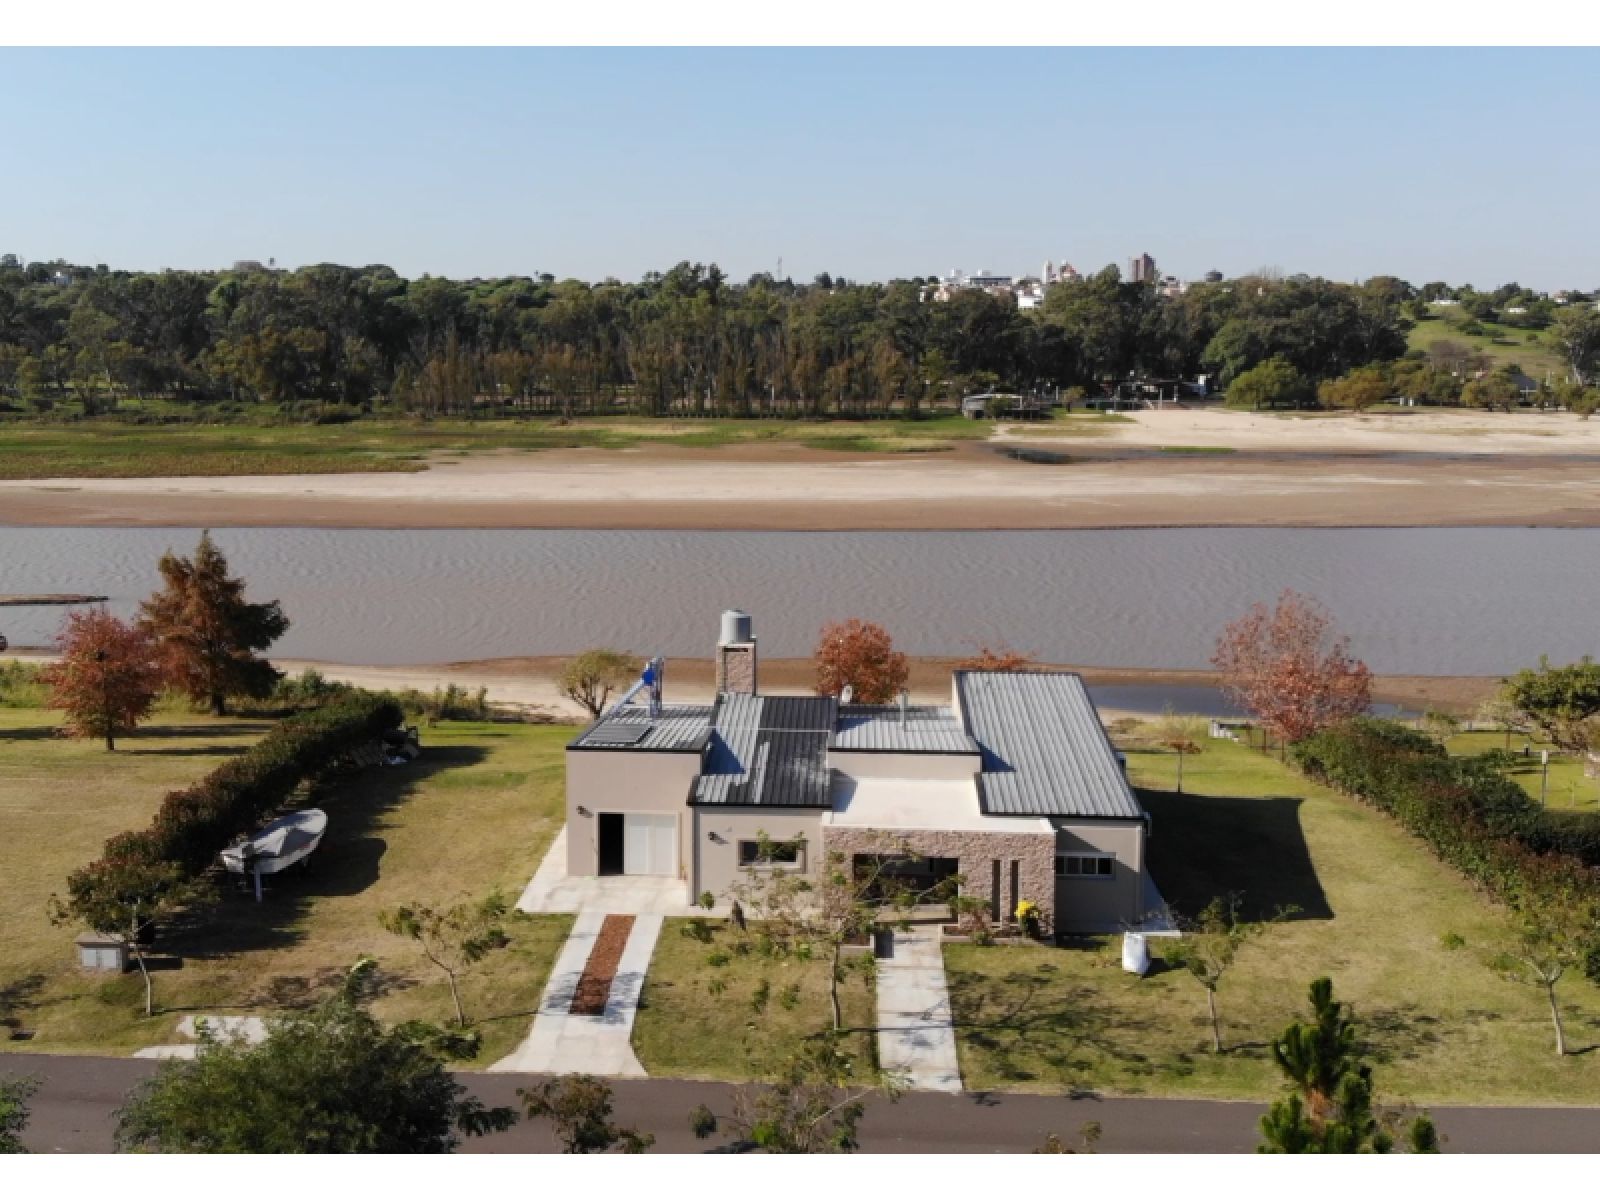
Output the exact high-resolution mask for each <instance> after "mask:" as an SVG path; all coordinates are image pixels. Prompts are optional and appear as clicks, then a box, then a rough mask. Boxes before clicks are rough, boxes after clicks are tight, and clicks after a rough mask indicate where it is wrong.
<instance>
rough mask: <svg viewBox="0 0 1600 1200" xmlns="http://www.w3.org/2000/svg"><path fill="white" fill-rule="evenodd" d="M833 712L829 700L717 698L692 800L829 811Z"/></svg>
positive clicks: (832, 702)
mask: <svg viewBox="0 0 1600 1200" xmlns="http://www.w3.org/2000/svg"><path fill="white" fill-rule="evenodd" d="M838 708H839V705H838V701H837V700H835V699H834V698H833V697H832V696H749V695H743V694H729V695H725V696H723V697H722V698H721V699H720V700H719V702H718V704H717V713H716V723H715V728H714V730H713V732H712V736H711V747H710V751H709V753H708V754H707V755H706V764H705V769H704V770H703V771H702V772H701V775H700V778H699V779H698V780H697V781H696V783H695V790H694V798H693V800H692V801H691V803H693V804H759V805H766V806H769V807H778V808H828V807H829V806H830V805H831V804H832V797H831V794H830V789H829V786H828V739H829V738H830V737H832V736H833V727H834V720H835V717H836V716H837V713H838Z"/></svg>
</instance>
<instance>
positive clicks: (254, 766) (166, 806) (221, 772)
mask: <svg viewBox="0 0 1600 1200" xmlns="http://www.w3.org/2000/svg"><path fill="white" fill-rule="evenodd" d="M401 719H402V718H401V713H400V709H399V708H398V706H396V705H395V704H394V703H393V702H392V701H390V700H386V699H384V698H382V697H378V696H367V695H360V694H357V695H354V696H350V697H347V698H344V699H340V700H338V701H336V702H335V703H333V704H330V705H328V706H327V707H325V708H319V709H314V710H312V711H310V712H304V713H300V714H298V715H296V716H292V717H288V718H286V719H285V720H283V721H281V722H279V724H278V725H277V727H276V728H274V729H273V730H272V732H271V733H269V734H267V735H266V736H265V737H264V738H262V739H261V740H260V741H259V742H257V743H256V744H255V745H254V746H252V747H251V748H250V749H249V750H246V751H245V752H244V753H243V754H240V755H239V756H237V757H236V758H231V759H229V760H228V761H227V762H225V763H223V764H222V765H221V766H219V767H218V768H217V769H216V770H214V771H212V772H211V773H210V774H209V775H207V776H206V777H205V778H204V779H202V780H200V781H199V782H198V783H195V784H193V785H191V786H189V787H186V788H180V789H179V790H177V791H175V792H169V793H167V795H166V797H165V799H163V800H162V802H161V807H160V808H159V809H158V810H157V812H156V816H155V820H154V821H152V822H151V824H150V827H149V828H148V829H144V830H141V831H138V832H130V833H119V834H117V835H116V836H114V837H112V838H110V839H108V840H107V842H106V845H105V852H104V854H103V855H102V857H101V858H100V859H98V860H96V861H95V862H92V863H90V864H89V865H88V866H86V867H84V868H82V869H81V870H79V871H76V872H74V873H73V875H72V877H71V878H70V879H69V880H68V881H67V886H68V888H69V890H70V891H72V892H73V893H77V892H78V891H79V890H80V889H81V888H83V887H85V886H87V885H88V883H89V881H90V880H91V879H92V877H93V876H94V875H96V874H98V873H99V872H101V871H103V870H107V869H109V868H110V867H111V866H112V865H113V864H116V863H127V862H129V861H130V860H132V861H139V862H167V863H172V864H174V865H176V866H177V867H178V868H179V869H180V870H181V871H182V872H183V873H184V874H185V875H188V876H190V877H193V876H197V875H199V874H201V873H202V872H204V871H205V870H207V869H208V868H209V867H210V866H211V865H212V864H213V863H215V862H216V859H217V855H218V854H219V853H221V851H222V850H223V849H225V848H226V847H227V846H229V845H230V844H232V842H233V841H234V840H235V839H236V838H238V837H240V836H241V835H243V834H248V833H250V832H251V831H252V830H254V829H255V828H256V827H257V826H258V825H260V823H261V822H262V821H263V820H264V819H265V818H267V817H269V816H271V815H273V814H274V813H276V812H278V811H279V810H280V809H281V808H283V806H284V805H285V804H286V803H288V801H289V799H290V797H291V796H292V795H293V794H294V791H295V789H296V788H298V787H299V786H300V785H301V784H302V783H303V782H305V781H306V780H307V779H309V778H311V777H312V776H314V775H316V774H317V773H318V772H319V771H321V770H323V769H325V768H326V767H327V766H328V765H329V764H330V763H332V762H333V761H334V760H335V759H337V758H338V757H339V756H340V755H342V754H345V753H347V752H349V751H352V750H354V749H356V748H357V747H359V746H363V745H366V744H368V743H370V742H371V741H373V739H375V738H378V737H381V736H383V734H385V733H387V732H388V731H389V730H391V729H393V728H395V726H397V725H399V724H400V722H401Z"/></svg>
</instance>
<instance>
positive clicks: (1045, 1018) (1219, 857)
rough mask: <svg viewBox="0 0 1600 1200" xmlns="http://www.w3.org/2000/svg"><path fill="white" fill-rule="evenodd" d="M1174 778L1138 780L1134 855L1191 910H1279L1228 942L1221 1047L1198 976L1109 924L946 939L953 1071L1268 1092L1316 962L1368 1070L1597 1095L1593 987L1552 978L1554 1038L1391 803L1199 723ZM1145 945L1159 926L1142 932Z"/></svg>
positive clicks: (1479, 901) (1483, 919)
mask: <svg viewBox="0 0 1600 1200" xmlns="http://www.w3.org/2000/svg"><path fill="white" fill-rule="evenodd" d="M1175 760H1176V756H1175V755H1170V754H1164V753H1153V752H1150V751H1148V750H1132V751H1131V752H1130V753H1129V766H1130V770H1131V772H1132V775H1133V778H1134V780H1135V782H1136V783H1137V784H1140V785H1145V786H1152V785H1154V786H1164V787H1170V786H1171V782H1170V781H1171V779H1172V776H1173V766H1174V763H1175ZM1184 782H1185V789H1186V791H1187V792H1188V793H1189V794H1188V795H1185V796H1177V795H1174V794H1173V793H1171V792H1168V791H1154V790H1146V791H1143V792H1142V794H1141V795H1142V799H1143V802H1144V804H1145V806H1146V807H1147V809H1148V810H1149V811H1150V813H1151V814H1152V818H1153V823H1154V825H1153V835H1152V840H1151V843H1150V858H1151V869H1152V871H1153V873H1154V875H1155V879H1156V882H1157V884H1158V885H1159V886H1160V887H1161V889H1162V892H1163V893H1164V895H1165V896H1166V898H1167V900H1168V901H1169V902H1170V903H1172V904H1173V905H1174V906H1176V907H1178V908H1179V909H1180V910H1182V911H1186V912H1189V913H1193V912H1195V911H1197V910H1198V908H1199V907H1201V906H1202V905H1204V904H1205V903H1206V901H1207V900H1209V899H1210V898H1211V897H1212V896H1215V895H1218V894H1220V893H1224V892H1228V891H1238V892H1241V893H1243V896H1244V900H1245V905H1246V908H1247V909H1248V910H1250V911H1249V914H1248V915H1263V914H1267V913H1271V912H1273V911H1274V910H1276V909H1277V908H1279V907H1280V906H1282V905H1293V906H1296V907H1297V908H1298V909H1299V912H1298V913H1297V914H1296V916H1295V917H1294V918H1293V919H1291V920H1288V921H1286V922H1284V923H1283V924H1281V925H1279V926H1277V927H1275V928H1274V929H1272V930H1270V931H1269V932H1268V934H1267V935H1266V936H1265V937H1264V938H1262V939H1260V940H1259V941H1256V942H1254V943H1252V944H1250V945H1248V946H1247V947H1246V948H1245V949H1244V950H1243V951H1242V952H1241V954H1240V956H1239V960H1238V963H1237V964H1236V966H1235V967H1234V969H1233V972H1232V973H1231V974H1230V975H1229V976H1228V977H1227V978H1226V979H1225V980H1224V981H1223V984H1222V987H1221V990H1220V993H1219V1003H1220V1009H1221V1014H1222V1020H1223V1026H1224V1031H1223V1032H1224V1038H1225V1041H1226V1043H1227V1045H1228V1046H1229V1051H1228V1053H1226V1054H1224V1055H1221V1056H1217V1055H1213V1054H1211V1053H1210V1052H1209V1034H1208V1029H1207V1021H1206V1006H1205V996H1204V992H1203V991H1202V990H1201V988H1200V987H1199V985H1198V984H1197V983H1196V982H1195V981H1194V979H1193V978H1191V977H1190V976H1189V975H1188V974H1187V973H1186V972H1183V971H1178V970H1162V969H1160V966H1159V965H1158V968H1157V970H1156V971H1155V972H1153V973H1152V974H1151V975H1150V976H1149V977H1147V978H1145V979H1142V980H1141V979H1137V978H1135V977H1134V976H1132V975H1128V974H1125V973H1123V972H1122V971H1121V970H1120V967H1119V963H1118V959H1117V957H1116V949H1117V947H1116V944H1115V939H1092V940H1089V941H1087V942H1085V943H1084V944H1083V945H1081V946H1079V947H1075V948H1070V949H1050V948H1033V947H996V948H981V947H972V946H952V947H948V948H947V950H946V954H945V961H946V964H947V967H948V969H949V972H950V978H951V984H952V993H953V1001H954V1007H955V1011H956V1014H957V1020H958V1022H959V1023H960V1028H959V1031H958V1034H959V1043H960V1049H961V1059H962V1068H963V1072H964V1074H965V1078H966V1082H967V1085H968V1086H969V1087H1015V1088H1021V1089H1027V1090H1052V1091H1053V1090H1057V1089H1059V1088H1062V1087H1085V1088H1094V1089H1099V1090H1104V1091H1107V1092H1116V1093H1149V1094H1158V1095H1159V1094H1167V1095H1196V1096H1219V1097H1229V1098H1241V1099H1242V1098H1251V1099H1263V1098H1267V1097H1269V1096H1271V1095H1273V1094H1274V1093H1275V1092H1276V1090H1277V1088H1278V1086H1279V1076H1278V1073H1277V1071H1276V1069H1275V1068H1274V1066H1273V1064H1272V1062H1271V1058H1270V1054H1269V1051H1268V1049H1267V1047H1268V1043H1269V1042H1270V1040H1271V1039H1272V1038H1273V1037H1274V1036H1276V1035H1277V1034H1278V1033H1279V1032H1280V1031H1281V1030H1282V1028H1283V1027H1284V1026H1285V1025H1286V1024H1287V1023H1288V1022H1289V1021H1290V1020H1292V1019H1296V1018H1298V1017H1300V1016H1302V1015H1303V1012H1302V1010H1303V1009H1304V1007H1305V1000H1304V997H1305V989H1306V986H1307V984H1309V983H1310V981H1311V980H1312V979H1313V978H1315V977H1316V976H1318V975H1324V974H1326V975H1330V976H1331V977H1332V978H1333V981H1334V985H1335V987H1336V989H1337V991H1338V994H1339V996H1340V998H1341V999H1344V1000H1347V1001H1349V1002H1350V1003H1351V1004H1352V1005H1353V1006H1354V1008H1355V1011H1356V1015H1357V1016H1358V1018H1359V1019H1360V1020H1361V1022H1362V1027H1363V1030H1364V1032H1365V1035H1366V1038H1367V1042H1368V1047H1367V1048H1368V1052H1369V1054H1370V1055H1371V1058H1372V1060H1373V1062H1374V1063H1375V1064H1376V1068H1377V1078H1378V1084H1379V1090H1380V1092H1381V1093H1382V1094H1383V1096H1385V1097H1386V1098H1389V1099H1397V1098H1404V1099H1409V1100H1413V1101H1417V1102H1422V1103H1478V1104H1490V1103H1494V1104H1592V1103H1594V1102H1595V1100H1596V1098H1597V1097H1600V1048H1597V1047H1600V989H1597V988H1596V987H1594V986H1593V985H1592V984H1590V983H1588V982H1586V981H1584V980H1583V979H1581V978H1576V977H1574V978H1569V979H1568V980H1567V981H1565V982H1564V983H1563V984H1562V987H1561V997H1562V1001H1563V1004H1564V1006H1565V1012H1566V1018H1567V1028H1568V1038H1569V1043H1570V1044H1571V1045H1573V1046H1574V1047H1576V1048H1578V1049H1580V1050H1583V1051H1585V1052H1584V1053H1580V1054H1576V1055H1571V1056H1569V1057H1567V1058H1565V1059H1562V1060H1557V1058H1556V1057H1555V1053H1554V1043H1553V1036H1552V1032H1551V1028H1550V1021H1549V1017H1548V1014H1547V1013H1546V1012H1545V1010H1544V1008H1543V998H1542V997H1541V996H1540V995H1539V994H1538V993H1537V992H1536V991H1534V990H1533V989H1531V988H1527V987H1523V986H1519V985H1517V984H1513V983H1509V982H1506V981H1505V980H1503V979H1501V978H1499V977H1498V976H1497V975H1496V974H1495V973H1494V972H1492V971H1491V970H1489V969H1488V967H1487V966H1486V965H1485V963H1484V958H1485V956H1486V955H1487V954H1488V953H1489V952H1490V951H1491V950H1492V948H1493V947H1494V946H1495V945H1496V944H1497V943H1498V942H1499V941H1500V940H1501V939H1502V938H1503V937H1504V935H1505V933H1506V928H1507V923H1506V917H1505V915H1504V913H1503V912H1502V910H1500V909H1499V908H1498V907H1496V906H1494V905H1492V904H1491V903H1489V902H1488V901H1487V900H1486V899H1484V898H1483V897H1482V896H1480V895H1479V894H1478V893H1476V892H1475V891H1473V890H1472V889H1471V888H1470V887H1468V885H1467V884H1466V883H1465V882H1464V881H1463V880H1462V879H1461V878H1460V877H1459V876H1457V875H1456V874H1455V873H1454V872H1452V871H1450V870H1449V869H1448V868H1446V867H1444V866H1442V865H1441V864H1439V863H1438V862H1436V861H1435V860H1434V859H1433V858H1432V856H1431V855H1430V854H1429V853H1428V851H1427V849H1426V848H1425V847H1424V846H1422V844H1421V843H1419V842H1417V841H1415V840H1414V839H1412V838H1411V837H1410V836H1409V835H1407V834H1405V833H1404V832H1403V831H1402V830H1400V829H1399V828H1398V827H1397V826H1396V825H1395V824H1394V823H1393V822H1392V821H1390V820H1388V819H1387V818H1386V817H1384V816H1382V815H1381V814H1379V813H1376V812H1374V811H1372V810H1370V809H1367V808H1365V807H1363V806H1362V805H1360V804H1359V803H1357V802H1355V801H1353V800H1347V799H1345V798H1343V797H1340V796H1338V795H1336V794H1334V793H1333V792H1331V791H1329V790H1328V789H1325V788H1321V787H1317V786H1315V785H1312V784H1310V783H1308V782H1307V781H1306V780H1304V779H1302V778H1301V777H1300V776H1298V775H1296V774H1295V773H1294V772H1292V771H1290V770H1288V769H1287V768H1285V767H1282V766H1280V765H1279V764H1278V763H1277V761H1276V760H1274V759H1271V758H1267V757H1264V756H1262V755H1260V754H1257V753H1255V752H1253V751H1250V750H1247V749H1245V748H1244V747H1241V746H1238V745H1236V744H1234V743H1230V742H1215V741H1213V742H1207V743H1206V746H1205V751H1204V753H1202V754H1200V755H1198V756H1192V757H1190V758H1189V760H1188V761H1187V762H1186V764H1185V767H1184ZM1153 945H1154V949H1155V953H1156V954H1157V955H1159V953H1160V943H1159V942H1155V943H1153Z"/></svg>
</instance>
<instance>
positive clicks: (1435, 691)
mask: <svg viewBox="0 0 1600 1200" xmlns="http://www.w3.org/2000/svg"><path fill="white" fill-rule="evenodd" d="M52 657H53V656H52V655H50V654H49V653H47V652H43V651H37V650H25V649H21V648H19V649H17V650H14V651H13V652H11V653H10V654H6V655H0V661H5V660H7V659H11V660H15V661H21V662H35V663H40V662H46V661H49V660H50V659H51V658H52ZM565 661H566V656H564V655H536V656H526V657H516V658H490V659H475V660H466V661H461V662H449V663H431V664H430V663H421V664H416V665H410V666H365V665H361V664H358V663H330V662H320V661H316V660H312V659H290V658H283V659H274V660H273V663H274V665H275V666H277V667H278V669H279V670H281V671H283V672H285V674H287V675H290V676H294V675H299V674H300V673H301V672H302V671H304V670H306V669H308V668H309V669H312V670H315V671H318V672H320V673H321V674H323V675H324V676H326V677H327V678H328V679H331V680H335V681H338V682H342V683H349V684H353V685H355V686H357V687H365V688H371V689H373V690H377V691H382V690H385V689H403V688H415V689H416V690H418V691H424V692H431V691H432V690H434V689H435V688H443V687H446V686H449V685H451V684H454V685H455V686H457V687H460V688H465V689H466V690H467V691H469V692H475V691H477V690H478V689H479V688H480V687H482V688H486V689H488V699H489V700H490V701H491V702H492V703H498V704H503V705H507V706H510V707H518V708H529V709H533V710H536V711H539V712H542V713H546V714H549V715H551V716H554V717H555V718H556V719H559V720H571V721H580V720H586V719H587V717H586V714H585V713H584V712H583V710H582V709H580V708H579V707H578V706H577V705H575V704H573V703H572V702H571V701H570V700H568V699H566V697H564V696H562V695H561V694H560V691H559V690H558V688H557V686H556V677H557V675H558V674H559V672H560V669H561V665H562V663H564V662H565ZM959 661H960V660H959V659H958V658H955V657H949V658H942V657H941V658H913V659H911V660H910V668H911V673H910V678H909V679H908V681H907V690H909V691H910V693H911V698H912V700H913V701H915V702H917V703H919V704H929V703H947V702H948V701H949V697H950V672H951V670H952V669H953V668H954V667H955V664H956V663H957V662H959ZM1035 665H1037V666H1039V667H1041V668H1049V669H1052V670H1062V671H1074V672H1076V673H1077V674H1079V675H1082V676H1083V679H1084V682H1085V683H1086V684H1088V685H1089V686H1091V687H1150V688H1190V687H1199V688H1211V687H1216V686H1217V682H1218V676H1217V673H1216V672H1215V671H1208V670H1185V669H1164V668H1155V667H1096V666H1084V665H1082V664H1072V663H1038V664H1035ZM714 669H715V667H714V664H713V662H712V660H711V659H709V658H704V659H700V658H669V659H668V660H667V662H666V669H665V673H664V674H665V694H666V696H667V697H668V699H669V702H675V703H689V704H707V703H710V701H711V700H712V698H713V694H712V687H713V679H714ZM812 670H813V667H812V663H811V660H810V659H805V658H771V659H762V660H761V664H760V679H761V685H762V690H763V691H770V692H772V693H773V694H777V695H783V694H791V695H792V694H806V693H809V692H810V691H811V678H812ZM1498 682H1499V679H1498V678H1497V677H1494V676H1480V675H1375V676H1374V677H1373V681H1372V698H1373V700H1374V701H1375V702H1378V703H1386V704H1395V705H1399V706H1400V707H1402V708H1407V709H1414V710H1426V709H1430V708H1438V709H1443V710H1445V711H1449V712H1453V713H1455V714H1457V715H1467V714H1470V712H1471V711H1472V709H1473V708H1474V707H1475V706H1476V704H1477V703H1478V702H1479V701H1480V700H1481V699H1483V698H1484V697H1485V696H1487V695H1488V694H1489V693H1490V692H1492V691H1493V690H1494V688H1495V686H1496V685H1497V684H1498ZM1101 713H1102V715H1105V716H1108V717H1110V718H1112V719H1115V718H1116V717H1118V716H1128V715H1143V714H1139V713H1136V712H1134V711H1133V710H1128V709H1120V708H1116V707H1113V706H1103V707H1101Z"/></svg>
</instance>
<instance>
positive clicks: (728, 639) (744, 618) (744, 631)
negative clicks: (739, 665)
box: [717, 608, 754, 646]
mask: <svg viewBox="0 0 1600 1200" xmlns="http://www.w3.org/2000/svg"><path fill="white" fill-rule="evenodd" d="M753 640H754V634H752V633H751V624H750V614H749V613H747V612H740V611H739V610H738V609H737V608H730V609H728V610H727V611H726V612H724V613H723V614H722V637H721V638H720V639H718V641H717V644H718V645H719V646H737V645H739V644H741V643H743V642H749V641H753Z"/></svg>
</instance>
